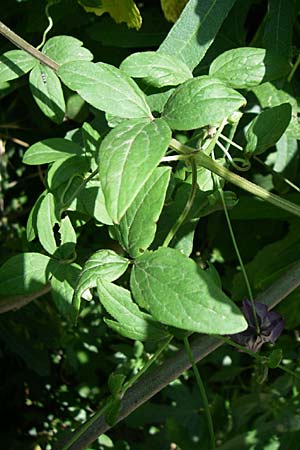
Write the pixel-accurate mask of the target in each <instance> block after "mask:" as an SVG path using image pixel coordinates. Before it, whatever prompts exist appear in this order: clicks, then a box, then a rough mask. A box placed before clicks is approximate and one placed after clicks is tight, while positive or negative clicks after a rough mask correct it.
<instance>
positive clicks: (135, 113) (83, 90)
mask: <svg viewBox="0 0 300 450" xmlns="http://www.w3.org/2000/svg"><path fill="white" fill-rule="evenodd" d="M57 74H58V75H59V77H60V78H61V79H62V81H63V83H64V84H65V85H66V86H68V88H70V89H72V90H73V91H77V92H78V94H79V95H81V97H82V98H83V99H84V100H85V101H87V102H88V103H89V104H90V105H92V106H94V107H95V108H97V109H100V110H101V111H105V112H108V113H110V114H114V115H116V116H119V117H123V118H128V119H130V118H137V117H149V118H151V117H152V116H151V111H150V108H149V106H148V104H147V102H146V97H145V95H144V93H143V92H142V91H141V90H140V88H139V87H138V85H137V84H136V83H135V82H134V81H133V80H132V79H131V78H130V77H128V76H127V75H126V74H125V73H123V72H121V70H119V69H117V68H116V67H114V66H111V65H110V64H105V63H97V64H94V63H92V62H88V61H73V62H70V63H67V64H63V65H62V66H61V67H60V68H59V69H58V71H57Z"/></svg>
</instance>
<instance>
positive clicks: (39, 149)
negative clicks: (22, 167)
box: [23, 138, 82, 165]
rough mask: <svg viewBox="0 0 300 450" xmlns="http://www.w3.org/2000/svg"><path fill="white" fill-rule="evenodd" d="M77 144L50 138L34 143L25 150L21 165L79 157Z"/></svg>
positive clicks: (79, 152) (79, 151) (80, 152)
mask: <svg viewBox="0 0 300 450" xmlns="http://www.w3.org/2000/svg"><path fill="white" fill-rule="evenodd" d="M81 154H82V150H81V148H80V146H79V145H78V144H76V143H75V142H72V141H69V140H68V139H62V138H50V139H45V140H44V141H40V142H36V143H35V144H33V145H31V146H30V147H29V149H28V150H26V152H25V154H24V157H23V163H24V164H29V165H38V164H46V163H50V162H53V161H56V160H57V159H61V158H66V157H68V156H74V155H81Z"/></svg>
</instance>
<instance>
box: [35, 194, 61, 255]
mask: <svg viewBox="0 0 300 450" xmlns="http://www.w3.org/2000/svg"><path fill="white" fill-rule="evenodd" d="M56 223H58V220H57V219H56V215H55V199H54V196H53V194H51V192H48V194H46V195H45V197H44V198H43V199H42V201H41V203H40V206H39V210H38V213H37V232H38V237H39V240H40V243H41V244H42V246H43V247H44V249H45V250H46V251H47V252H48V253H50V254H51V255H52V254H53V253H55V252H56V250H57V245H56V241H55V237H54V231H53V227H54V225H55V224H56Z"/></svg>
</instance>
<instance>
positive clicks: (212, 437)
mask: <svg viewBox="0 0 300 450" xmlns="http://www.w3.org/2000/svg"><path fill="white" fill-rule="evenodd" d="M183 342H184V346H185V350H186V353H187V355H188V358H189V360H190V363H191V365H192V369H193V372H194V375H195V378H196V382H197V385H198V388H199V392H200V396H201V399H202V403H203V407H204V412H205V415H206V420H207V425H208V432H209V436H210V448H211V450H215V448H216V439H215V432H214V425H213V420H212V416H211V413H210V409H209V403H208V399H207V395H206V392H205V387H204V384H203V381H202V378H201V376H200V373H199V370H198V367H197V365H196V362H195V358H194V356H193V353H192V350H191V346H190V343H189V340H188V337H185V338H184V339H183Z"/></svg>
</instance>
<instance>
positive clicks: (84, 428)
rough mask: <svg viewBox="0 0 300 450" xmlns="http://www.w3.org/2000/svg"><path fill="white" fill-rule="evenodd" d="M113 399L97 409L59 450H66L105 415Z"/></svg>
mask: <svg viewBox="0 0 300 450" xmlns="http://www.w3.org/2000/svg"><path fill="white" fill-rule="evenodd" d="M113 401H114V399H113V398H109V399H108V401H107V403H106V404H105V405H104V406H103V407H102V408H100V409H99V411H97V412H96V413H95V414H94V415H93V416H92V417H91V418H90V419H89V420H87V421H86V422H85V423H84V424H83V425H82V426H81V427H80V428H79V429H78V430H76V431H75V432H74V434H73V435H72V437H71V438H70V440H69V441H68V442H67V443H66V444H65V445H64V446H63V447H62V449H61V450H68V449H69V448H70V447H71V445H73V444H74V443H75V442H77V440H78V439H79V438H80V437H81V436H82V435H83V434H84V433H85V432H86V431H87V430H88V429H89V428H90V426H91V425H92V424H93V423H94V422H95V421H96V420H97V419H98V418H99V417H100V416H102V415H103V414H105V413H106V411H107V410H108V408H109V407H110V406H111V404H112V403H113Z"/></svg>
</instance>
